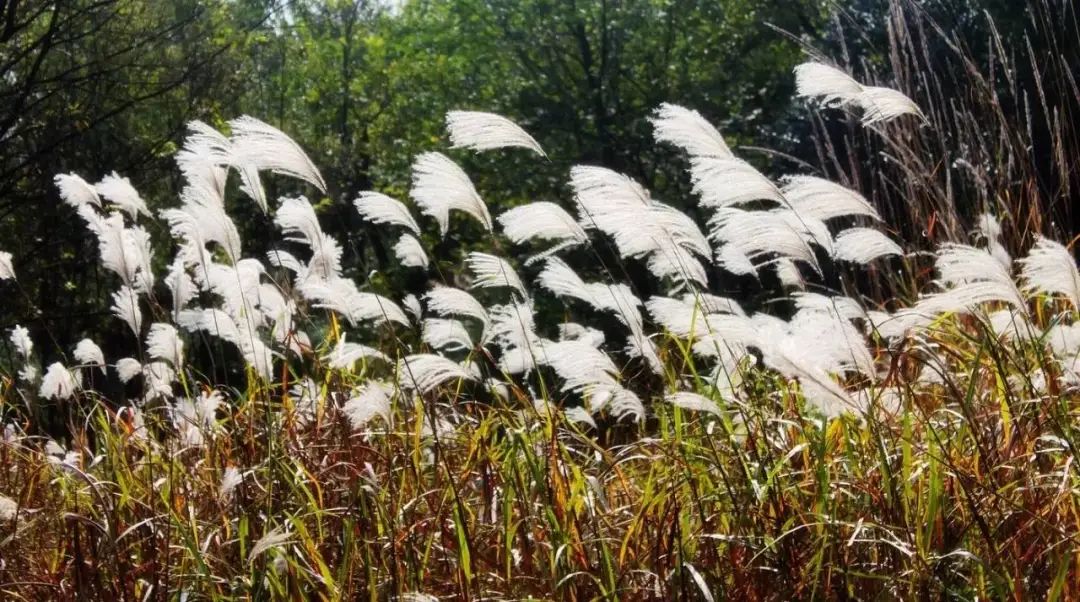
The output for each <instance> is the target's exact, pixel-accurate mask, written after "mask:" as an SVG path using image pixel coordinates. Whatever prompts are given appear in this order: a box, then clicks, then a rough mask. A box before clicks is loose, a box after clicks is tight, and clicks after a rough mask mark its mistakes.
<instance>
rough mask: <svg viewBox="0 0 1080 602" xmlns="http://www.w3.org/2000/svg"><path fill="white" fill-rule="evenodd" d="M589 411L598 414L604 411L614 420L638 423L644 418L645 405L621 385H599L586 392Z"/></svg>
mask: <svg viewBox="0 0 1080 602" xmlns="http://www.w3.org/2000/svg"><path fill="white" fill-rule="evenodd" d="M587 395H588V401H589V410H590V411H592V412H594V413H595V412H599V411H600V410H603V409H606V410H607V411H608V413H609V414H611V415H612V416H614V417H615V418H616V420H622V419H623V418H627V417H629V418H631V419H633V420H634V421H635V422H640V421H641V420H642V419H643V418H645V404H643V403H642V402H641V398H640V397H638V396H637V394H635V393H634V392H633V391H631V390H629V389H626V388H624V387H623V386H622V385H618V384H616V385H600V386H595V387H590V388H589V390H588V391H587Z"/></svg>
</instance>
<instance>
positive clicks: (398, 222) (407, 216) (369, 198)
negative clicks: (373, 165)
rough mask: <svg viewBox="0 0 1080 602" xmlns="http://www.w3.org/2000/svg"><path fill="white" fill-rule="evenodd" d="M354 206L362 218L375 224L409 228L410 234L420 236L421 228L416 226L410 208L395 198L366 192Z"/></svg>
mask: <svg viewBox="0 0 1080 602" xmlns="http://www.w3.org/2000/svg"><path fill="white" fill-rule="evenodd" d="M353 204H354V205H355V206H356V211H357V212H358V213H359V214H360V217H362V218H364V219H366V220H367V221H369V222H371V223H373V224H381V225H388V226H400V227H402V228H408V230H409V231H410V232H412V233H413V234H415V235H416V236H420V226H418V225H417V224H416V220H415V219H413V216H412V213H410V212H409V208H408V207H406V206H405V204H404V203H402V202H401V201H399V200H397V199H395V198H393V197H389V196H387V195H385V194H382V193H381V192H373V191H364V192H361V193H360V196H358V197H357V198H356V200H355V201H353Z"/></svg>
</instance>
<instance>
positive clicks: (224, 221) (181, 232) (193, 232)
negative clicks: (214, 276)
mask: <svg viewBox="0 0 1080 602" xmlns="http://www.w3.org/2000/svg"><path fill="white" fill-rule="evenodd" d="M180 200H181V205H180V207H179V208H178V209H165V210H163V211H161V212H160V213H159V214H160V215H161V217H163V218H164V219H165V220H166V221H167V222H169V229H170V231H171V233H172V236H173V238H177V239H183V240H185V241H187V243H188V244H189V245H192V246H195V247H205V246H206V245H207V244H208V243H211V242H213V243H217V244H218V245H220V246H221V248H222V250H224V251H225V254H226V255H227V256H228V257H229V260H231V261H237V260H238V259H239V258H240V254H241V248H240V234H239V232H237V230H236V225H235V224H234V223H233V221H232V218H230V217H229V215H228V214H227V213H225V206H224V205H222V204H221V203H219V202H217V201H216V200H215V199H213V198H212V197H207V196H205V195H200V194H196V193H195V191H193V190H192V189H184V191H183V192H181V193H180ZM189 253H190V252H189ZM196 258H198V254H197V253H196V254H194V256H193V257H190V258H188V259H189V260H193V259H196Z"/></svg>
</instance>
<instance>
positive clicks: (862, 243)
mask: <svg viewBox="0 0 1080 602" xmlns="http://www.w3.org/2000/svg"><path fill="white" fill-rule="evenodd" d="M903 254H904V251H903V249H901V248H900V245H898V244H896V243H895V242H893V241H892V239H890V238H889V237H888V236H885V235H884V234H882V233H881V232H879V231H877V230H875V229H873V228H847V229H846V230H842V231H841V232H840V233H839V234H837V235H836V239H835V240H834V241H833V257H834V258H836V259H840V260H842V261H851V262H853V263H861V264H864V265H865V264H868V263H871V262H873V261H874V260H876V259H879V258H881V257H886V256H890V255H903Z"/></svg>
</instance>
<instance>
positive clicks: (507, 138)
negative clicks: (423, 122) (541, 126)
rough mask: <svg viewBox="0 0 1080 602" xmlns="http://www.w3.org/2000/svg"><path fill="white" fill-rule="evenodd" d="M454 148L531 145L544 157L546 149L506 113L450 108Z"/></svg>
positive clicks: (451, 137) (534, 150) (447, 125)
mask: <svg viewBox="0 0 1080 602" xmlns="http://www.w3.org/2000/svg"><path fill="white" fill-rule="evenodd" d="M446 128H447V129H448V130H450V143H451V144H452V146H451V148H468V149H472V150H477V151H486V150H492V149H496V148H505V147H509V146H516V147H521V148H527V149H529V150H531V151H533V152H534V153H536V154H538V155H540V156H541V157H547V154H545V153H544V149H543V148H541V147H540V144H539V143H537V142H536V140H535V139H533V137H532V136H530V135H529V134H528V132H526V131H525V130H523V129H521V126H519V125H518V124H516V123H514V122H513V121H510V120H509V119H507V118H506V117H503V116H502V115H496V114H494V113H482V112H479V111H450V112H448V113H447V114H446Z"/></svg>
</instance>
